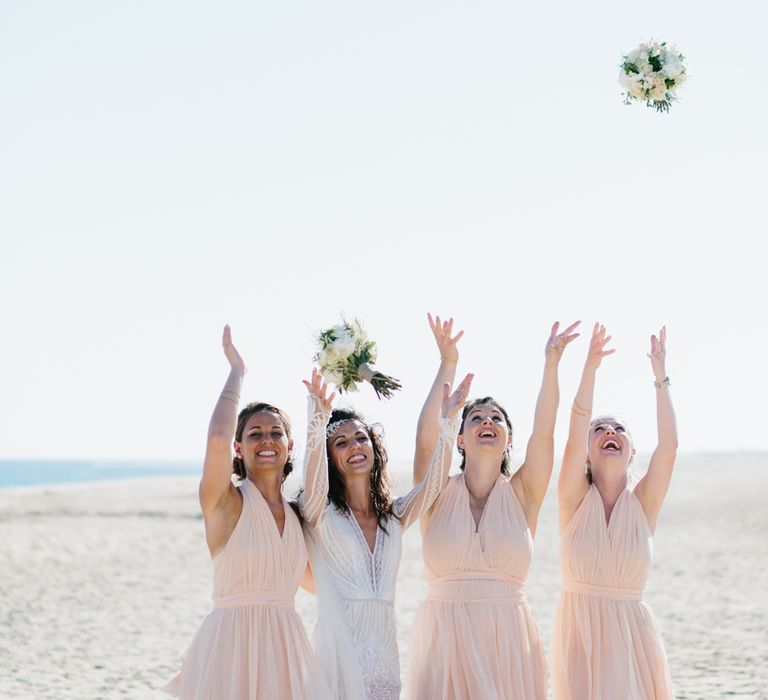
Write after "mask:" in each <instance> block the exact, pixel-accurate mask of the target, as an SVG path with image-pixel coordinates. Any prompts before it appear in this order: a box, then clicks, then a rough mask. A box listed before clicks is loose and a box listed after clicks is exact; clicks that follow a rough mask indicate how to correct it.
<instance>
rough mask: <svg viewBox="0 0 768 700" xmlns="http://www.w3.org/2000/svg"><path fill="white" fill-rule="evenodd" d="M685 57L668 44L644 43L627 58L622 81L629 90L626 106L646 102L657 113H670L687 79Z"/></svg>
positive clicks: (623, 64) (622, 64)
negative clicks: (641, 101)
mask: <svg viewBox="0 0 768 700" xmlns="http://www.w3.org/2000/svg"><path fill="white" fill-rule="evenodd" d="M684 61H685V57H684V56H683V54H681V53H680V52H678V50H677V49H676V48H675V47H674V46H669V45H668V44H667V42H666V41H662V42H661V43H659V42H651V43H648V44H640V46H638V47H637V48H636V49H635V50H634V51H630V52H629V53H628V54H627V55H626V56H624V58H623V60H622V62H621V71H620V72H619V82H620V83H621V84H622V86H623V87H624V89H625V90H626V91H627V92H626V93H625V96H624V104H627V105H628V104H632V102H633V101H634V100H645V104H646V105H647V106H648V107H653V108H654V109H655V110H656V111H657V112H669V108H670V106H671V104H672V102H674V101H675V100H676V99H677V95H676V90H677V88H679V87H680V86H681V85H682V84H683V83H684V82H685V79H686V68H685V63H684Z"/></svg>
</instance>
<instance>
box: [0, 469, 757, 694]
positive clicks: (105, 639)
mask: <svg viewBox="0 0 768 700" xmlns="http://www.w3.org/2000/svg"><path fill="white" fill-rule="evenodd" d="M553 482H554V479H553ZM402 484H403V487H405V486H406V483H405V478H403V480H402ZM297 486H298V483H297V482H296V481H292V482H291V483H290V484H289V485H288V489H287V493H289V494H293V493H295V490H296V488H297ZM196 490H197V480H196V478H190V477H183V478H157V479H148V480H142V481H130V482H105V483H99V484H82V485H67V486H55V487H54V486H51V487H39V488H29V489H14V490H4V491H0V697H2V698H9V699H27V698H29V699H33V698H34V699H35V700H42V699H48V698H50V699H51V700H53V699H56V700H62V699H64V698H78V699H83V700H86V699H87V700H100V699H106V698H126V699H128V698H130V699H137V700H138V699H142V700H145V699H147V698H163V697H166V696H165V695H163V694H162V693H160V692H158V690H157V688H158V687H159V686H161V685H162V684H163V683H164V682H165V681H166V680H167V679H168V678H169V677H170V676H171V675H172V674H173V673H174V672H175V670H176V668H177V666H178V663H179V658H180V656H181V654H182V653H183V651H184V650H185V648H186V646H187V645H188V644H189V642H190V640H191V638H192V635H193V634H194V632H195V630H196V629H197V627H198V625H199V624H200V621H201V620H202V618H203V617H204V616H205V615H206V614H207V613H208V611H209V610H210V585H211V580H210V579H211V565H210V560H209V556H208V553H207V550H206V547H205V542H204V537H203V522H202V517H201V515H200V513H199V508H198V505H197V496H196ZM400 490H403V489H400ZM766 494H768V455H766V454H730V455H714V456H713V455H707V456H685V457H681V458H680V460H679V465H678V467H677V470H676V473H675V477H674V479H673V484H672V489H671V492H670V494H669V497H668V500H667V503H666V505H665V507H664V510H663V512H662V516H661V519H660V522H659V525H658V530H657V535H656V539H655V545H654V549H655V551H654V570H653V573H652V575H651V579H650V582H649V585H648V588H647V596H646V598H647V600H648V602H649V603H650V604H651V606H652V607H653V609H654V611H655V612H656V615H657V617H658V620H659V623H660V625H661V628H662V631H663V634H664V639H665V642H666V649H667V654H668V657H669V663H670V667H671V671H672V677H673V681H674V685H675V689H676V692H677V697H678V698H680V699H681V700H682V699H686V700H687V699H694V698H696V699H698V698H707V699H710V698H712V699H715V698H718V699H719V698H734V699H741V698H768V537H766V533H767V532H768V509H767V508H766V506H765V499H766ZM557 546H558V536H557V524H556V510H555V494H554V490H552V492H551V493H550V494H549V495H548V497H547V500H546V501H545V505H544V509H543V511H542V514H541V517H540V522H539V528H538V533H537V535H536V558H535V561H534V565H533V567H532V570H531V574H530V576H529V580H528V585H527V591H528V599H529V601H530V603H531V605H532V607H533V610H534V613H535V615H536V619H537V621H538V624H539V628H540V630H541V632H542V634H543V636H544V639H545V643H546V644H547V645H548V643H549V637H550V630H551V625H552V617H553V612H554V607H555V603H556V600H557V596H558V593H559V571H558V552H557ZM424 590H425V586H424V581H423V567H422V563H421V556H420V537H419V533H418V528H416V527H415V528H413V529H412V530H411V531H410V532H409V534H408V535H407V537H406V542H405V553H404V558H403V565H402V569H401V572H400V579H399V589H398V600H397V614H398V621H399V630H400V651H401V659H402V672H403V678H405V676H406V671H407V662H408V633H409V628H410V623H411V620H412V618H413V615H414V613H415V611H416V608H417V606H418V605H419V603H420V601H421V600H422V598H423V595H424ZM314 605H315V603H314V598H313V597H312V596H310V595H309V594H306V593H304V592H301V593H300V594H299V597H298V598H297V608H298V610H299V612H300V614H301V616H302V618H303V619H304V621H305V623H306V625H307V629H308V630H309V631H310V632H311V627H312V625H313V618H314Z"/></svg>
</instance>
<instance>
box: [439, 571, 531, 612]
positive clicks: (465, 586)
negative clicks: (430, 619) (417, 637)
mask: <svg viewBox="0 0 768 700" xmlns="http://www.w3.org/2000/svg"><path fill="white" fill-rule="evenodd" d="M427 600H429V601H433V602H437V603H512V604H515V605H519V604H521V603H525V602H526V601H525V582H524V581H523V580H522V579H519V578H515V577H514V576H502V575H499V574H492V573H480V572H475V573H462V574H452V575H450V576H440V577H438V578H436V579H434V580H432V581H430V583H429V589H428V590H427Z"/></svg>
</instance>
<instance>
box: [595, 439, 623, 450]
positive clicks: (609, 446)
mask: <svg viewBox="0 0 768 700" xmlns="http://www.w3.org/2000/svg"><path fill="white" fill-rule="evenodd" d="M600 449H601V450H610V451H611V452H621V445H620V444H619V443H618V441H616V440H614V439H612V438H610V439H608V440H606V441H605V442H604V443H603V444H602V445H600Z"/></svg>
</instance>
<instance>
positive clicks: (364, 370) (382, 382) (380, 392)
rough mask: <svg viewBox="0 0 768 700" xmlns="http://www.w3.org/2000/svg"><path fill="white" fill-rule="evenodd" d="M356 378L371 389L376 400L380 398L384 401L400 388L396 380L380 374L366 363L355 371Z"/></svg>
mask: <svg viewBox="0 0 768 700" xmlns="http://www.w3.org/2000/svg"><path fill="white" fill-rule="evenodd" d="M357 376H358V377H359V378H360V379H362V380H363V381H365V382H368V383H369V384H370V385H371V386H372V387H373V390H374V391H375V392H376V396H377V397H378V398H381V397H382V396H383V397H384V398H385V399H389V398H392V394H393V392H395V391H397V390H398V389H401V388H402V385H401V384H400V382H399V381H398V380H397V379H395V378H394V377H390V376H388V375H386V374H383V373H382V372H377V371H376V370H375V369H373V367H371V366H370V365H369V364H368V363H367V362H364V363H363V364H361V365H360V367H359V368H358V370H357Z"/></svg>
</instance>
